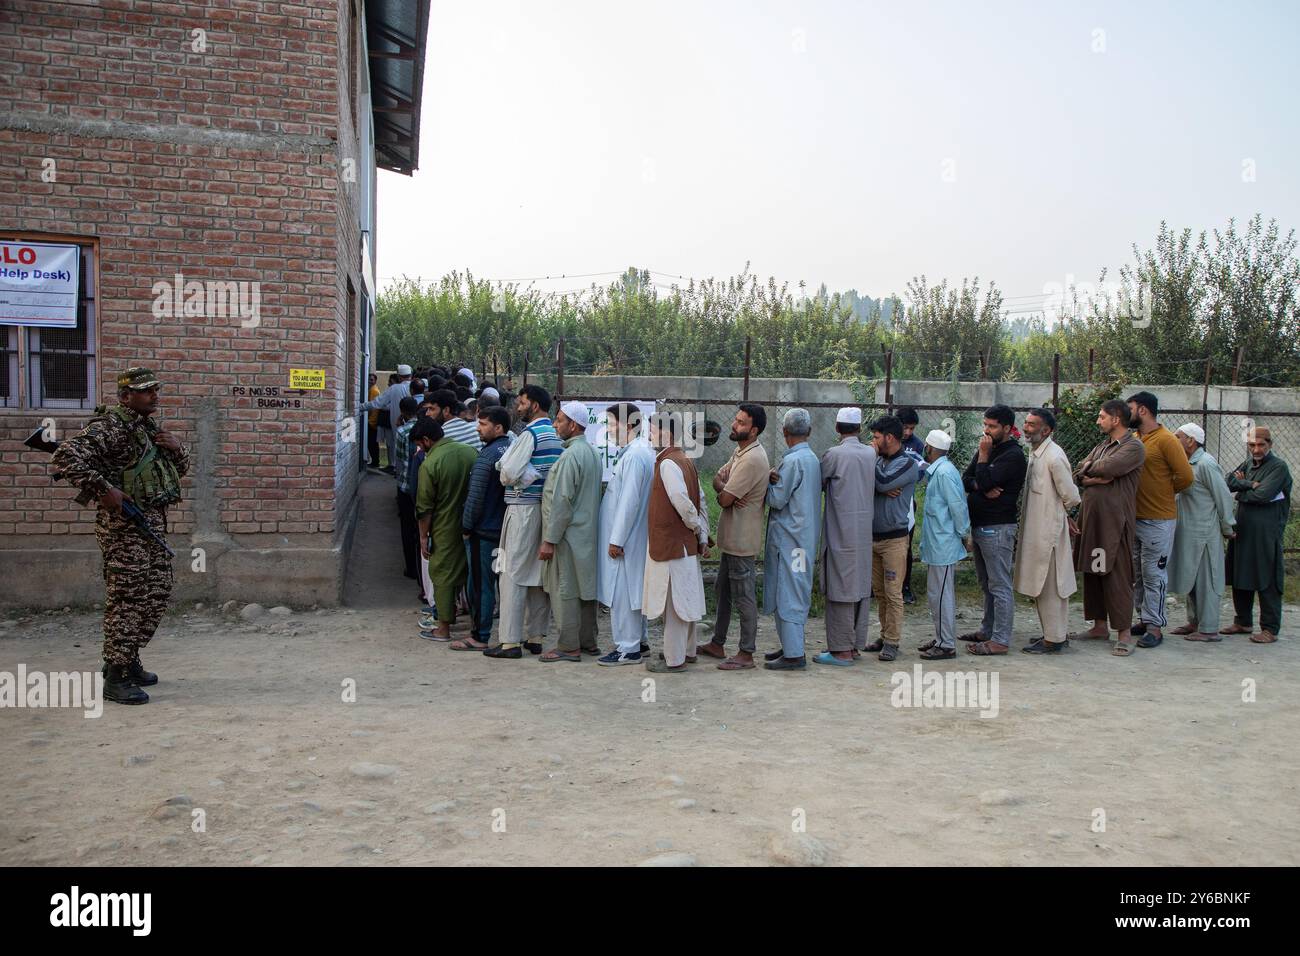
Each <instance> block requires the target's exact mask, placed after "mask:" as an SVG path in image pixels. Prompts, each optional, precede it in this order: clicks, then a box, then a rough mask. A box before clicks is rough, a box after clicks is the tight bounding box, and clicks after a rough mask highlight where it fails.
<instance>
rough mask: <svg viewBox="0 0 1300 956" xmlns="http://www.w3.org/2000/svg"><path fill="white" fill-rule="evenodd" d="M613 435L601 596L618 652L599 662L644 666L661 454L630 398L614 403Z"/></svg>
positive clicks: (604, 504)
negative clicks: (654, 489) (644, 604)
mask: <svg viewBox="0 0 1300 956" xmlns="http://www.w3.org/2000/svg"><path fill="white" fill-rule="evenodd" d="M606 419H607V423H608V430H607V434H608V436H609V440H610V442H612V443H613V444H614V445H616V446H618V448H619V451H618V456H617V458H616V459H615V461H614V474H613V477H611V478H610V481H609V485H608V487H606V489H605V497H604V498H602V499H601V502H600V534H599V536H598V538H597V541H598V543H599V544H601V545H602V547H601V548H600V576H599V578H598V579H597V581H596V600H598V601H599V602H600V603H601V604H604V605H605V606H607V607H608V608H609V623H610V630H611V631H613V632H614V650H612V651H610V652H609V653H608V654H606V655H605V656H604V657H602V658H600V659H599V660H598V661H597V662H596V663H598V664H604V665H606V666H610V667H612V666H616V665H619V664H639V663H640V662H641V648H642V647H643V646H645V638H646V620H645V615H644V614H642V613H641V597H642V591H643V590H644V588H645V562H646V537H647V534H648V525H647V520H648V516H649V509H650V485H651V482H652V481H653V480H654V469H655V452H654V449H653V448H651V447H650V442H648V441H647V440H646V439H645V438H644V437H642V434H641V432H642V429H643V427H645V426H644V425H643V424H642V422H641V412H640V411H639V410H638V409H637V407H636V406H635V405H633V404H631V403H630V402H619V403H618V404H617V405H611V406H610V407H609V410H608V411H607V412H606Z"/></svg>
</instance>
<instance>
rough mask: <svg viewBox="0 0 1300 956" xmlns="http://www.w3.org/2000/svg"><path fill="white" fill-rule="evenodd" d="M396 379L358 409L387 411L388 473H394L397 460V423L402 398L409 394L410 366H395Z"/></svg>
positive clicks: (399, 419)
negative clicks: (388, 422) (389, 424)
mask: <svg viewBox="0 0 1300 956" xmlns="http://www.w3.org/2000/svg"><path fill="white" fill-rule="evenodd" d="M397 379H398V380H397V382H396V383H394V384H392V385H389V386H388V388H386V389H384V391H383V392H382V393H380V394H379V395H378V396H377V397H375V398H372V399H371V400H370V401H368V402H366V403H365V404H364V405H362V406H361V408H360V409H358V411H362V412H368V411H370V410H371V409H374V410H376V411H386V412H388V420H389V421H390V422H391V423H392V427H391V428H388V429H387V434H386V435H385V436H384V445H385V447H387V449H388V467H387V468H385V469H384V470H385V471H387V472H388V473H389V474H390V475H391V474H393V473H394V472H393V467H394V463H395V462H396V461H397V423H398V422H399V421H401V420H402V408H401V405H402V399H404V398H406V397H407V396H409V395H410V394H411V366H409V365H399V366H397Z"/></svg>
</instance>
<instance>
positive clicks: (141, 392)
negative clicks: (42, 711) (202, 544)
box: [52, 368, 189, 704]
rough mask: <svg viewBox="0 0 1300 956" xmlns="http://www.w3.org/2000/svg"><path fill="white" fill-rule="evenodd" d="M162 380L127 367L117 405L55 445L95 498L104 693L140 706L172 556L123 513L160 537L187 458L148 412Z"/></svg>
mask: <svg viewBox="0 0 1300 956" xmlns="http://www.w3.org/2000/svg"><path fill="white" fill-rule="evenodd" d="M159 384H160V383H159V382H158V379H157V377H156V376H155V375H154V373H153V372H152V371H150V370H149V369H146V368H129V369H127V370H126V371H125V372H123V373H122V374H121V375H119V376H118V378H117V393H118V404H117V405H115V406H113V407H112V408H107V409H105V408H104V407H103V406H101V407H99V408H97V409H95V417H94V418H92V419H91V420H90V422H89V423H88V424H87V425H86V427H85V428H83V429H82V430H81V432H80V433H79V434H77V435H75V436H73V437H71V438H68V439H67V440H65V441H63V442H61V443H60V444H59V447H58V449H57V450H56V451H55V453H54V458H53V460H52V465H53V467H54V468H56V469H58V470H59V471H61V472H62V473H63V477H64V478H65V479H66V480H67V481H68V483H69V484H72V485H75V486H76V487H77V488H79V489H81V491H82V493H83V494H84V495H87V496H89V497H91V498H95V499H97V500H98V501H99V513H98V514H97V515H96V518H95V537H96V538H97V539H98V541H99V547H100V550H101V551H102V552H103V554H104V586H105V591H106V598H105V602H104V666H105V670H104V674H105V683H104V696H105V697H107V698H108V699H109V700H114V701H117V702H119V703H124V704H143V703H147V702H148V700H149V695H148V694H146V693H145V692H144V691H143V690H141V689H140V688H141V686H149V685H152V684H156V683H158V676H157V675H156V674H151V673H150V672H148V671H146V670H145V669H144V667H143V665H141V663H140V649H141V648H142V647H144V646H145V645H146V644H148V643H149V639H150V638H151V637H153V633H154V631H155V630H156V629H157V627H158V622H159V621H160V620H161V619H162V616H163V612H164V611H166V610H167V600H168V598H169V597H170V595H171V590H172V583H173V580H174V576H173V572H172V563H171V558H169V557H168V556H167V552H165V551H164V550H163V549H162V548H161V547H159V546H158V545H157V544H156V543H155V542H153V541H150V540H149V538H148V537H146V536H145V535H144V534H142V533H141V532H140V530H139V529H137V528H136V527H135V525H133V524H132V523H131V522H130V521H129V520H128V519H127V518H126V517H125V516H124V515H123V513H122V502H123V500H124V499H126V500H129V501H131V502H133V503H134V504H135V505H136V506H137V507H138V508H139V509H140V510H141V511H142V512H143V513H144V516H145V520H146V521H147V522H148V524H149V527H150V528H151V529H152V530H153V531H154V533H155V534H157V535H158V536H159V537H160V538H163V537H164V536H165V535H166V531H167V506H168V505H170V504H172V503H174V502H176V501H179V500H180V497H181V488H180V479H181V476H182V475H184V474H185V473H186V471H188V470H189V456H188V455H187V454H186V452H185V449H184V447H182V445H181V443H180V441H179V440H178V439H177V438H176V436H174V435H172V434H170V433H168V432H166V431H163V430H162V429H161V428H160V427H159V425H158V424H157V422H155V421H154V420H153V419H152V418H151V417H150V416H152V415H153V413H154V412H155V411H156V410H157V408H158V387H159Z"/></svg>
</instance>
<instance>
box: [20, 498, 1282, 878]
mask: <svg viewBox="0 0 1300 956" xmlns="http://www.w3.org/2000/svg"><path fill="white" fill-rule="evenodd" d="M374 480H375V481H378V480H379V479H377V478H376V479H374ZM367 484H368V485H369V484H370V482H369V481H368V482H367ZM385 501H386V499H379V498H377V497H376V496H375V494H374V493H373V492H371V493H370V494H368V497H367V500H366V507H367V508H368V509H370V512H371V514H370V518H371V519H375V518H376V517H382V516H381V515H380V516H377V515H376V513H375V509H376V507H378V506H379V505H381V504H383V503H384V502H385ZM381 526H382V523H381V524H379V525H376V524H373V522H372V524H371V528H372V529H373V528H374V527H381ZM363 530H364V529H363ZM373 540H376V539H375V538H374V537H372V538H368V539H363V540H362V541H361V543H360V545H359V552H360V553H359V557H361V558H362V560H363V561H364V562H366V563H367V564H368V565H369V566H370V567H371V568H372V572H370V574H369V576H367V577H364V578H362V579H361V580H358V581H353V582H351V584H350V591H349V594H350V600H351V601H352V602H353V603H354V604H355V605H357V606H353V607H348V608H345V609H330V610H319V611H312V610H297V611H295V612H294V613H292V614H291V615H287V616H285V615H270V614H268V615H266V616H265V617H263V618H260V619H259V620H256V621H252V622H244V621H242V620H240V618H239V617H238V616H235V615H230V614H223V613H222V612H221V611H220V610H218V609H214V608H207V609H204V610H201V611H196V610H194V608H193V607H190V608H181V609H177V611H176V612H175V613H173V614H172V615H171V616H170V617H169V618H168V619H167V620H166V621H165V622H164V625H163V627H162V628H161V629H160V632H159V634H158V636H157V637H156V638H155V641H154V643H153V644H152V645H151V646H150V648H149V650H148V652H147V654H146V655H145V662H146V664H147V666H149V668H150V669H152V670H156V671H157V672H158V673H159V674H160V676H161V682H160V683H159V684H158V685H157V686H156V687H153V688H150V689H149V693H150V695H151V696H152V698H153V699H152V702H151V703H149V704H148V705H146V706H143V707H123V706H120V705H114V704H111V703H108V704H105V705H104V713H103V716H102V717H100V718H98V719H85V718H84V717H83V716H82V712H81V711H80V710H70V709H26V708H24V709H3V710H0V722H2V723H0V728H2V730H3V733H0V762H2V764H3V766H4V768H5V774H4V782H3V784H0V863H2V864H5V865H15V864H30V863H35V864H90V865H127V864H130V865H136V864H153V865H158V864H162V865H204V864H208V865H212V864H234V865H240V864H254V865H277V864H364V865H383V864H483V865H497V864H537V865H546V864H554V863H565V864H578V865H584V864H585V865H607V864H612V865H629V864H637V863H642V862H647V861H649V862H654V863H659V864H665V865H672V864H687V863H691V862H694V863H697V864H699V865H735V864H741V865H743V864H777V863H812V864H821V863H830V864H843V865H858V864H862V865H875V864H895V865H897V864H950V865H965V864H993V865H998V864H1102V865H1106V864H1156V865H1167V864H1207V865H1214V864H1228V865H1231V864H1264V865H1282V864H1295V863H1297V862H1300V815H1298V814H1297V812H1296V811H1297V809H1298V808H1300V800H1298V799H1297V784H1298V782H1300V774H1298V773H1297V759H1296V757H1295V740H1296V737H1297V734H1298V733H1300V703H1298V700H1300V695H1297V684H1298V681H1297V676H1298V675H1300V649H1298V646H1297V641H1296V640H1295V639H1294V636H1293V635H1294V630H1295V628H1296V627H1297V626H1300V617H1298V616H1297V614H1298V613H1300V609H1297V608H1296V607H1295V606H1292V605H1288V606H1287V608H1286V618H1285V620H1284V636H1283V639H1282V640H1281V641H1279V642H1278V643H1277V644H1274V645H1272V646H1265V647H1261V646H1257V645H1253V644H1250V643H1249V642H1248V641H1246V640H1245V639H1244V638H1241V637H1235V638H1225V639H1224V641H1223V643H1221V644H1192V643H1188V642H1185V641H1182V640H1180V639H1177V638H1172V639H1168V640H1166V642H1165V644H1164V646H1163V647H1160V648H1157V649H1153V650H1146V651H1138V652H1137V653H1136V654H1135V655H1134V656H1133V657H1132V658H1129V659H1120V658H1116V657H1112V656H1111V655H1110V654H1109V652H1108V648H1107V647H1106V645H1105V644H1103V643H1102V642H1089V643H1087V644H1085V645H1081V646H1076V647H1074V648H1072V649H1071V650H1070V651H1069V652H1068V653H1065V654H1062V655H1060V656H1058V657H1054V658H1047V659H1043V658H1039V657H1036V656H1030V655H1026V654H1021V653H1019V651H1018V648H1019V647H1020V646H1022V645H1023V644H1025V643H1026V642H1027V641H1028V640H1029V639H1030V638H1031V637H1032V636H1034V635H1035V634H1036V627H1035V619H1034V617H1033V613H1032V611H1031V610H1029V609H1027V608H1021V609H1020V611H1019V616H1018V618H1017V626H1016V637H1015V641H1014V646H1015V647H1016V648H1017V650H1015V651H1014V652H1013V653H1012V654H1010V655H1007V656H1006V657H1001V658H991V659H989V658H980V659H977V658H972V657H969V656H968V655H965V654H963V655H962V656H961V658H960V659H958V660H956V661H945V662H938V663H934V664H927V665H926V669H927V670H930V669H934V670H938V671H948V670H963V671H976V672H980V671H989V672H994V671H995V672H996V673H997V675H998V677H999V712H998V714H997V716H996V717H993V718H981V717H980V716H979V715H978V712H977V711H976V710H975V709H970V708H967V709H957V708H953V707H948V708H939V709H916V708H897V707H894V706H892V705H891V689H892V688H891V684H890V676H891V674H893V673H894V672H895V671H908V672H910V671H911V669H912V667H913V665H915V664H917V663H918V662H919V659H918V657H917V656H916V647H917V645H919V644H920V643H921V642H922V641H924V640H927V639H928V638H929V637H930V636H931V632H930V627H929V618H928V613H927V611H926V610H925V608H924V606H916V607H913V608H909V609H908V614H907V621H906V628H905V636H904V640H903V649H904V653H903V654H902V655H900V658H899V660H898V661H897V662H895V663H892V664H883V663H880V662H878V661H876V660H875V659H874V658H870V659H864V660H863V661H861V662H860V663H859V664H858V665H857V666H855V667H853V668H844V669H840V668H829V667H816V666H811V665H810V667H809V669H808V670H807V671H805V672H771V671H764V670H762V669H761V668H760V669H757V670H753V671H744V672H738V673H725V672H721V671H718V670H716V669H715V668H714V667H713V666H712V665H711V663H709V662H708V660H707V659H706V658H701V663H699V664H697V665H695V666H694V668H693V669H692V670H690V671H689V672H687V673H684V674H648V673H647V672H646V671H644V670H643V669H642V668H640V667H616V668H604V667H598V666H596V665H595V664H594V663H593V662H592V661H591V660H585V661H584V662H583V663H582V664H542V663H540V662H539V661H537V660H536V659H535V658H526V659H524V660H521V661H494V660H489V659H486V658H483V657H482V656H481V655H477V654H459V653H455V652H452V651H450V650H449V649H448V648H447V647H446V645H439V644H430V643H428V642H425V641H423V640H420V639H419V638H418V637H417V631H416V626H415V624H416V616H415V603H414V600H413V587H412V586H409V582H407V581H405V579H402V578H400V577H398V578H397V579H396V580H397V582H400V583H397V584H393V583H392V582H393V578H392V576H391V574H392V572H391V568H388V567H387V566H386V564H385V560H386V558H387V555H386V554H379V553H378V552H377V550H376V545H375V544H373V543H370V542H371V541H373ZM384 575H387V576H386V577H384ZM377 580H383V581H384V582H385V583H384V585H383V586H382V587H379V586H376V585H375V582H376V581H377ZM1073 610H1074V616H1075V620H1076V622H1078V621H1079V610H1078V607H1077V605H1076V606H1075V607H1074V608H1073ZM962 614H963V616H964V620H963V621H961V622H959V623H960V624H964V625H972V626H973V624H974V618H975V610H974V608H973V607H971V606H967V607H965V608H964V609H963V611H962ZM1171 618H1172V619H1173V620H1174V621H1175V622H1181V620H1182V611H1181V609H1178V610H1174V611H1173V612H1172V613H1171ZM5 620H7V621H8V623H7V624H6V623H4V622H5ZM1079 623H1081V622H1079ZM962 629H963V630H966V629H970V628H969V627H963V628H962ZM872 631H873V635H874V633H875V631H876V628H875V627H873V628H872ZM1287 632H1291V633H1287ZM608 633H609V632H608V619H607V618H606V617H603V616H602V618H601V643H602V646H608V645H609V639H608ZM653 633H654V637H653V639H652V644H654V645H655V647H656V651H657V649H658V645H659V638H658V632H657V629H654V631H653ZM809 635H810V641H809V645H810V646H809V653H810V654H812V653H815V652H816V651H817V650H820V649H821V648H822V647H824V631H823V627H822V623H821V621H814V622H812V624H811V626H810V632H809ZM734 640H735V638H734V637H733V638H732V641H733V642H734ZM776 644H777V641H776V637H775V633H774V630H773V628H772V626H771V619H770V618H764V619H763V620H762V627H761V629H760V634H759V648H760V650H768V649H771V648H773V647H775V646H776ZM98 645H99V615H98V614H97V613H95V612H93V611H89V610H88V611H84V612H82V611H72V612H68V613H51V614H41V615H38V616H35V617H28V618H23V617H21V616H20V615H15V614H9V615H0V671H9V672H14V671H15V670H16V668H17V666H18V665H19V664H20V663H22V664H25V665H26V667H27V668H28V670H29V671H32V670H45V671H57V670H72V669H79V670H86V669H91V668H95V667H97V666H98V660H99V657H98ZM647 678H654V685H653V689H654V700H653V701H647V700H645V699H643V698H644V697H645V696H648V695H646V693H645V691H646V685H645V684H643V681H645V680H646V679H647ZM1248 678H1249V679H1250V680H1252V681H1254V686H1255V694H1256V699H1255V700H1254V701H1253V702H1244V701H1243V699H1242V696H1243V681H1244V680H1246V679H1248ZM349 679H350V680H352V681H355V687H356V694H355V697H356V699H355V702H346V701H345V700H344V699H343V698H344V696H345V693H344V683H345V681H348V680H349ZM195 810H202V811H203V814H202V815H201V816H202V818H203V821H204V823H205V829H204V831H203V832H195V829H194V821H195V814H194V811H195ZM1101 813H1104V830H1100V831H1099V830H1097V829H1095V828H1096V827H1097V826H1098V825H1099V822H1100V821H1101V815H1100V814H1101ZM801 823H802V824H804V827H805V829H804V830H803V831H802V832H796V830H797V828H798V827H799V825H800V824H801Z"/></svg>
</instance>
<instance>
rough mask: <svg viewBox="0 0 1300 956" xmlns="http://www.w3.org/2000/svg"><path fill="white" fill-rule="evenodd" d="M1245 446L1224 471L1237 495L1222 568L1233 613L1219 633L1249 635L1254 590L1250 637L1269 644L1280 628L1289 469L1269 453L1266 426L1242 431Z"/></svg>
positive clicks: (1289, 497) (1288, 507) (1268, 435)
mask: <svg viewBox="0 0 1300 956" xmlns="http://www.w3.org/2000/svg"><path fill="white" fill-rule="evenodd" d="M1246 448H1247V450H1248V451H1249V452H1250V457H1248V458H1247V459H1246V460H1245V461H1243V462H1242V463H1241V464H1240V465H1239V466H1237V469H1236V471H1234V472H1233V473H1232V474H1231V475H1229V476H1228V490H1229V491H1231V492H1233V493H1234V494H1235V495H1236V496H1237V537H1236V538H1235V539H1234V540H1232V541H1229V542H1228V568H1227V577H1228V581H1230V582H1231V584H1232V603H1233V606H1234V607H1235V609H1236V615H1235V616H1234V618H1233V621H1232V626H1231V627H1228V628H1225V629H1224V630H1223V633H1224V634H1250V630H1251V620H1252V614H1253V612H1254V606H1255V594H1256V592H1258V593H1259V631H1258V632H1257V633H1255V634H1251V635H1250V639H1251V640H1252V641H1254V642H1255V643H1256V644H1272V643H1273V642H1274V641H1276V640H1277V635H1278V632H1279V631H1281V630H1282V591H1283V587H1284V585H1285V583H1286V582H1285V580H1284V576H1285V573H1286V569H1285V565H1284V563H1283V560H1282V536H1283V534H1284V532H1285V531H1286V522H1287V518H1288V516H1289V515H1290V513H1291V470H1290V469H1289V468H1287V466H1286V462H1284V461H1283V460H1282V459H1281V458H1278V457H1277V455H1275V454H1273V434H1272V432H1270V431H1269V430H1268V429H1267V428H1262V427H1253V428H1251V429H1250V430H1249V431H1247V432H1246Z"/></svg>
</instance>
